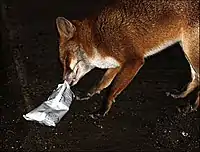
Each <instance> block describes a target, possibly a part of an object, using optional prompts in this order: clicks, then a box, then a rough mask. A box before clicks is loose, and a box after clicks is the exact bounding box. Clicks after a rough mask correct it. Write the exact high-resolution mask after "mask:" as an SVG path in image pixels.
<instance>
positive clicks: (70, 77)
mask: <svg viewBox="0 0 200 152" xmlns="http://www.w3.org/2000/svg"><path fill="white" fill-rule="evenodd" d="M63 80H66V81H67V82H68V83H69V85H70V86H72V85H73V83H74V82H75V80H76V74H75V73H74V72H73V71H71V70H69V71H67V72H63Z"/></svg>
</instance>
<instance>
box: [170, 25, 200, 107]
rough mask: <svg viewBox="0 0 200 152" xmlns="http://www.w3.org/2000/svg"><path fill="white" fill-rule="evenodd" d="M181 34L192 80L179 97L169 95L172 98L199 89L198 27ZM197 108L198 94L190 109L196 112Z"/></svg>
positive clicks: (182, 96)
mask: <svg viewBox="0 0 200 152" xmlns="http://www.w3.org/2000/svg"><path fill="white" fill-rule="evenodd" d="M186 29H187V30H185V32H183V37H182V47H183V50H184V53H185V56H186V58H187V60H188V62H189V63H190V68H191V76H192V80H191V82H190V83H188V85H187V89H186V90H185V91H183V92H182V93H181V94H179V95H174V94H171V96H172V97H174V98H184V97H186V96H187V95H188V94H189V93H191V92H192V91H193V90H194V89H195V88H197V87H199V51H200V50H199V42H200V41H199V26H196V27H187V28H186ZM198 106H199V93H198V96H197V99H196V102H195V103H194V104H193V105H192V109H193V110H196V109H197V108H198Z"/></svg>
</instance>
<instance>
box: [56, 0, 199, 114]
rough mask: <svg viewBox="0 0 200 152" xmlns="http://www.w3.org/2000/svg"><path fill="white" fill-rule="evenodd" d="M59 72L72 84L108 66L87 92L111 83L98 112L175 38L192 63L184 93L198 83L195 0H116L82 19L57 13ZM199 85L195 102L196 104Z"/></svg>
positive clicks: (104, 108) (197, 15)
mask: <svg viewBox="0 0 200 152" xmlns="http://www.w3.org/2000/svg"><path fill="white" fill-rule="evenodd" d="M56 25H57V29H58V32H59V36H60V43H59V54H60V61H61V62H62V64H63V68H64V72H63V78H64V79H65V80H67V81H68V82H69V83H70V85H71V86H74V85H75V84H77V82H78V81H79V80H80V79H81V78H82V77H83V76H84V75H85V74H86V73H88V72H89V71H90V70H92V69H93V68H95V67H97V68H101V69H107V71H106V72H105V75H104V76H103V78H102V79H101V81H100V82H99V84H98V85H97V86H95V87H94V88H93V89H91V91H90V92H89V93H88V96H89V97H91V96H93V95H94V94H96V93H100V92H101V91H102V90H103V89H105V88H107V87H108V86H109V93H108V97H107V99H106V101H105V104H102V108H101V110H100V114H101V115H103V116H104V115H105V114H107V113H108V112H109V110H110V108H111V105H112V103H113V102H114V101H115V98H116V97H117V96H118V95H119V94H120V93H121V92H122V91H123V90H124V89H125V88H126V87H127V85H128V84H129V83H130V82H131V81H132V79H133V78H134V77H135V75H136V74H137V73H138V71H139V70H140V68H141V67H142V66H143V65H144V59H145V57H148V56H151V55H153V54H156V53H158V52H160V51H162V50H163V49H165V48H166V47H168V46H170V45H172V44H174V43H177V42H179V43H180V45H181V46H182V48H183V50H184V53H185V56H186V58H187V60H188V62H189V64H190V68H191V76H192V80H191V82H190V83H189V84H188V86H187V89H186V91H184V92H182V93H181V94H179V95H174V94H171V95H172V97H174V98H184V97H186V96H187V95H188V94H189V93H190V92H192V91H193V90H194V89H195V88H197V87H198V86H199V0H116V1H115V3H113V4H110V5H108V6H106V7H105V8H104V9H102V11H101V12H100V13H99V14H98V15H96V16H92V17H88V18H85V19H84V20H72V21H69V20H67V19H65V18H64V17H57V19H56ZM199 96H200V91H199V92H198V95H197V99H196V102H195V104H194V105H193V109H197V108H198V106H199V100H200V97H199Z"/></svg>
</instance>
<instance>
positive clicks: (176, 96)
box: [166, 92, 182, 99]
mask: <svg viewBox="0 0 200 152" xmlns="http://www.w3.org/2000/svg"><path fill="white" fill-rule="evenodd" d="M166 95H167V96H170V97H172V98H174V99H178V98H181V97H182V96H181V95H180V94H175V93H171V92H166Z"/></svg>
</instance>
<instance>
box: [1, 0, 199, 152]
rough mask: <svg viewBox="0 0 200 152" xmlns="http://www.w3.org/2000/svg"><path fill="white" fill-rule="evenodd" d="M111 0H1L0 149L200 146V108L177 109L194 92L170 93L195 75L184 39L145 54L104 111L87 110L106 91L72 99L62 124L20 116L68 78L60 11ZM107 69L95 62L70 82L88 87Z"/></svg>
mask: <svg viewBox="0 0 200 152" xmlns="http://www.w3.org/2000/svg"><path fill="white" fill-rule="evenodd" d="M112 2H113V1H106V0H103V1H94V0H85V1H78V0H73V1H58V0H57V1H47V0H40V1H39V0H34V1H25V0H24V1H23V0H18V1H13V0H10V1H2V3H1V17H2V21H3V22H2V24H1V30H2V32H1V33H2V39H1V44H2V45H1V55H0V61H1V62H0V66H1V67H0V76H1V78H0V80H1V81H0V82H1V85H0V87H1V88H0V89H1V90H0V91H1V92H0V103H1V109H0V112H1V135H0V137H1V138H0V140H1V141H0V143H1V145H0V151H2V152H3V151H6V152H7V151H15V152H17V151H19V152H21V151H24V152H29V151H30V152H32V151H56V152H62V151H63V152H64V151H65V152H66V151H74V152H75V151H133V152H135V151H142V152H143V151H162V152H165V151H173V152H174V151H175V152H182V151H188V152H190V151H198V148H199V142H200V139H199V124H200V121H199V111H198V112H194V113H184V112H178V110H177V106H179V107H180V106H182V107H185V106H186V105H187V104H189V103H190V102H194V100H195V98H196V92H194V93H192V94H191V95H190V96H188V97H187V98H185V99H180V100H175V99H172V98H171V97H168V96H166V95H165V93H166V92H174V91H176V90H181V88H183V87H184V86H185V85H186V84H187V83H188V82H189V81H190V69H189V65H188V63H187V61H186V58H185V57H184V55H183V52H182V49H181V47H180V46H179V45H178V44H175V45H173V46H171V47H169V48H167V49H165V50H164V51H163V52H161V53H159V54H157V55H155V56H152V57H150V58H148V59H146V64H145V65H144V67H143V68H142V69H141V70H140V72H139V73H138V75H137V76H136V77H135V79H134V80H133V81H132V83H131V84H130V85H129V86H128V87H127V88H126V89H125V90H124V91H123V92H122V93H121V95H120V96H119V97H118V98H117V102H116V103H115V104H114V105H113V107H112V109H111V111H110V113H109V115H108V116H106V117H105V118H104V119H100V120H92V119H91V118H90V117H89V116H88V115H89V114H90V113H91V112H92V111H94V110H95V109H97V108H99V107H100V104H101V102H102V98H103V97H104V95H105V92H103V93H102V94H101V95H97V96H94V97H93V98H92V99H90V100H89V101H74V102H73V104H72V106H71V108H70V111H69V112H68V113H67V114H66V115H65V116H64V117H63V119H62V120H61V121H60V123H59V124H58V125H57V127H56V128H52V127H47V126H42V125H40V124H38V123H35V122H28V121H25V120H24V118H23V117H22V115H23V114H25V113H27V112H28V111H30V110H31V109H33V108H35V107H36V106H38V105H40V104H41V103H42V102H43V101H44V100H45V99H47V97H48V96H49V95H50V93H51V92H52V90H53V89H54V88H55V87H56V86H57V84H58V83H61V82H62V67H61V64H60V62H59V58H58V33H57V30H56V26H55V19H56V17H57V16H65V17H66V18H67V19H83V18H84V17H87V16H90V15H95V14H98V12H99V11H100V10H101V9H102V8H103V7H104V6H105V5H108V4H109V3H112ZM104 72H105V71H103V70H99V69H95V70H93V71H92V72H91V73H89V74H88V75H86V76H85V77H84V78H83V79H82V80H81V81H80V83H79V84H78V85H77V86H76V87H74V88H72V89H73V90H74V92H75V93H76V94H82V95H84V93H85V92H87V90H88V89H89V88H90V87H91V86H92V85H93V84H94V83H96V82H98V80H99V79H100V78H101V77H100V76H102V75H103V73H104Z"/></svg>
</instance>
